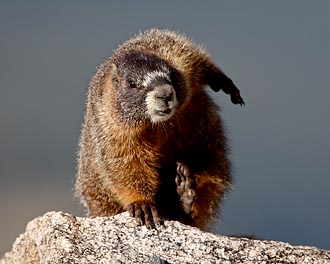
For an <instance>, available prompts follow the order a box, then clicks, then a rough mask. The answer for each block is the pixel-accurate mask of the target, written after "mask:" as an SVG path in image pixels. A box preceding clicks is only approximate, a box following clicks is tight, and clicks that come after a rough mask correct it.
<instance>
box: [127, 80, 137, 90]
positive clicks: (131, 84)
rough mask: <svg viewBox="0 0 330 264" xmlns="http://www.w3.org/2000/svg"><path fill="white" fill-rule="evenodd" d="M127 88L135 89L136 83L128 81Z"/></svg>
mask: <svg viewBox="0 0 330 264" xmlns="http://www.w3.org/2000/svg"><path fill="white" fill-rule="evenodd" d="M128 86H129V88H136V83H135V82H134V81H133V80H129V81H128Z"/></svg>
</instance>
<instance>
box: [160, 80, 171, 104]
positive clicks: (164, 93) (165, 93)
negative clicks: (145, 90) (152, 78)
mask: <svg viewBox="0 0 330 264" xmlns="http://www.w3.org/2000/svg"><path fill="white" fill-rule="evenodd" d="M156 90H157V93H156V98H157V99H161V100H163V101H164V102H166V103H168V102H170V101H172V100H173V87H172V85H169V84H163V85H160V86H158V87H157V89H156Z"/></svg>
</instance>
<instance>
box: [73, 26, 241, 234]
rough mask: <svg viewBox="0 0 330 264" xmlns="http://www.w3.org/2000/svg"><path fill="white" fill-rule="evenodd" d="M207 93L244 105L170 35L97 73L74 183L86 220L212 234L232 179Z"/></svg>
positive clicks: (145, 36) (126, 51) (205, 59)
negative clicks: (177, 226)
mask: <svg viewBox="0 0 330 264" xmlns="http://www.w3.org/2000/svg"><path fill="white" fill-rule="evenodd" d="M206 85H209V86H210V87H211V88H212V89H213V90H214V91H219V90H220V89H222V90H223V91H224V92H225V93H227V94H230V96H231V100H232V102H233V103H234V104H241V105H242V104H244V101H243V99H242V98H241V97H240V93H239V90H238V89H237V88H236V86H235V85H234V84H233V82H232V81H231V80H230V79H229V78H228V77H227V76H226V75H225V74H224V73H223V72H222V71H221V70H220V69H219V68H218V67H217V66H216V65H215V64H213V62H212V61H211V59H210V57H209V55H208V54H207V53H206V51H204V50H203V49H202V48H200V47H198V46H196V45H195V44H193V43H192V42H191V41H189V40H188V39H187V38H186V37H184V36H181V35H178V34H177V33H175V32H172V31H167V30H157V29H153V30H150V31H147V32H145V33H142V34H140V35H138V36H136V37H134V38H132V39H130V40H128V41H127V42H125V43H124V44H122V45H121V46H119V48H118V49H117V50H115V51H114V53H113V54H112V56H111V57H110V58H108V59H107V60H106V61H105V62H104V63H103V64H101V65H100V67H99V68H98V70H97V72H96V74H95V75H94V77H93V78H92V79H91V82H90V84H89V89H88V98H87V104H86V111H85V117H84V123H83V127H82V131H81V138H80V146H79V147H80V150H79V158H78V172H77V180H76V191H77V195H78V196H79V197H80V198H81V201H82V203H83V204H84V205H85V206H86V207H87V209H88V213H89V215H90V216H93V217H94V216H111V215H115V214H117V213H120V212H122V211H124V210H130V211H131V213H132V215H134V216H135V217H136V218H138V220H139V219H142V220H140V221H141V222H143V221H145V222H146V224H148V223H150V221H151V222H152V221H154V222H158V220H159V217H162V218H167V219H174V220H179V221H182V222H184V223H186V224H190V225H192V226H197V227H199V228H202V229H206V228H207V227H208V225H209V224H210V223H211V222H212V220H213V219H214V218H215V216H216V213H217V211H218V207H219V205H220V203H221V201H222V198H223V197H224V194H225V192H226V190H227V189H228V187H229V186H230V183H231V173H230V162H229V160H228V158H227V153H228V147H227V143H226V142H227V141H226V138H225V135H224V131H223V127H222V121H221V119H220V117H219V116H218V113H217V110H218V108H217V106H216V105H215V104H214V103H213V101H212V100H211V98H210V97H209V96H208V95H207V93H206V92H205V91H204V88H205V86H206ZM182 182H183V183H184V184H182ZM183 186H184V187H183ZM187 194H189V195H187ZM152 218H153V219H152Z"/></svg>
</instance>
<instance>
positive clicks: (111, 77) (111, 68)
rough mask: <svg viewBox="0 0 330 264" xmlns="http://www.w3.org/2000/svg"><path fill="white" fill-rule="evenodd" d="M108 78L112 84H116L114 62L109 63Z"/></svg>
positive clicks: (116, 76)
mask: <svg viewBox="0 0 330 264" xmlns="http://www.w3.org/2000/svg"><path fill="white" fill-rule="evenodd" d="M109 78H110V81H111V82H112V84H113V85H114V86H117V85H118V82H119V80H118V72H117V65H116V64H114V63H111V65H110V71H109Z"/></svg>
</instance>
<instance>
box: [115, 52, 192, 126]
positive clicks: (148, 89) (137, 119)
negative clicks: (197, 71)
mask: <svg viewBox="0 0 330 264" xmlns="http://www.w3.org/2000/svg"><path fill="white" fill-rule="evenodd" d="M112 61H113V64H112V70H111V71H110V77H111V80H112V83H113V85H112V86H113V87H114V90H115V107H116V109H117V112H118V113H119V118H120V119H121V120H122V121H123V122H124V123H126V124H129V125H133V124H134V125H137V124H142V123H145V122H151V123H159V122H165V121H167V120H169V119H170V118H171V117H172V116H173V115H174V114H175V112H176V111H178V109H179V108H180V106H182V105H183V104H184V102H185V100H186V91H185V89H186V86H185V82H184V79H183V77H182V74H181V73H180V72H178V71H177V70H176V69H174V68H173V67H171V66H170V65H169V64H168V63H167V62H165V61H164V60H162V59H161V58H159V57H158V56H156V55H154V54H152V53H148V52H137V51H126V52H125V53H124V54H123V53H120V54H119V55H118V56H114V57H113V58H112Z"/></svg>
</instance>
